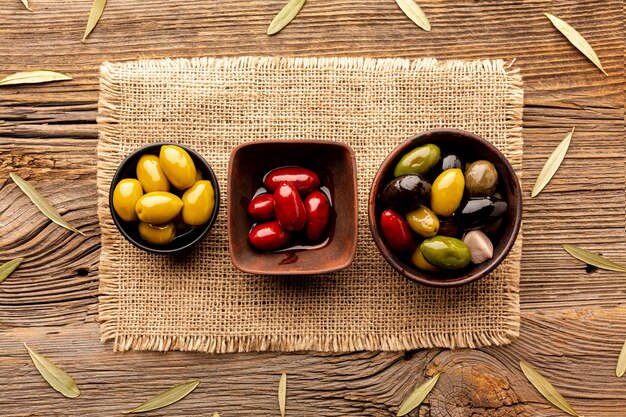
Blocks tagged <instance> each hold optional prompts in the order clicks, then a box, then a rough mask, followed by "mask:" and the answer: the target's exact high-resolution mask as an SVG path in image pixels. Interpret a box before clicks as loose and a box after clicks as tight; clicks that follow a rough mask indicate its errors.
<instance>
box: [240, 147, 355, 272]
mask: <svg viewBox="0 0 626 417" xmlns="http://www.w3.org/2000/svg"><path fill="white" fill-rule="evenodd" d="M290 165H299V166H303V167H305V168H309V169H311V170H313V171H315V172H317V173H318V174H319V175H320V177H321V178H322V183H323V184H324V185H325V186H327V187H328V188H329V190H330V195H331V199H332V202H333V203H332V206H333V207H332V211H333V212H334V215H331V220H330V224H329V237H328V242H327V243H326V244H322V245H320V247H317V248H316V249H305V250H286V251H276V252H271V253H263V252H258V251H256V250H255V249H254V248H252V246H250V244H249V243H248V232H249V231H250V228H251V227H252V220H251V219H250V217H249V216H248V211H247V207H248V203H249V201H250V198H251V197H252V195H253V194H254V192H255V191H256V190H257V189H258V188H259V186H260V185H261V183H262V178H263V176H264V175H265V174H266V173H267V172H268V171H271V170H272V169H274V168H278V167H281V166H290ZM356 240H357V185H356V159H355V156H354V151H353V150H352V148H350V146H348V145H346V144H344V143H341V142H331V141H315V140H293V141H263V142H250V143H244V144H241V145H239V146H237V147H236V148H235V149H234V150H233V151H232V153H231V155H230V162H229V166H228V244H229V248H230V257H231V260H232V262H233V265H234V266H235V267H236V268H237V269H239V270H241V271H243V272H248V273H252V274H263V275H309V274H323V273H328V272H333V271H339V270H341V269H345V268H347V267H348V266H350V264H352V261H353V260H354V256H355V253H356Z"/></svg>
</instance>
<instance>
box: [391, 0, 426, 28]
mask: <svg viewBox="0 0 626 417" xmlns="http://www.w3.org/2000/svg"><path fill="white" fill-rule="evenodd" d="M396 3H398V6H400V8H401V9H402V11H403V12H404V14H405V15H407V16H408V17H409V19H411V20H412V21H413V23H415V24H416V25H417V26H419V27H421V28H422V29H424V30H425V31H426V32H430V28H431V26H430V22H429V21H428V17H427V16H426V13H424V11H423V10H422V8H421V7H419V5H418V4H417V3H415V1H414V0H396Z"/></svg>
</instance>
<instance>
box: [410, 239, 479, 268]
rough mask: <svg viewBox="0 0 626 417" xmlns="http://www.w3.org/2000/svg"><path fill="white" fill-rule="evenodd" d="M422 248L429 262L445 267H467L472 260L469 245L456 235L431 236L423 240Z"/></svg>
mask: <svg viewBox="0 0 626 417" xmlns="http://www.w3.org/2000/svg"><path fill="white" fill-rule="evenodd" d="M420 250H421V251H422V254H423V255H424V258H426V260H427V261H428V262H429V263H431V264H433V265H435V266H438V267H440V268H444V269H461V268H465V267H466V266H467V265H468V264H469V263H470V260H471V254H470V250H469V248H468V247H467V245H466V244H465V243H463V242H462V241H461V240H459V239H456V238H454V237H448V236H435V237H431V238H430V239H426V240H425V241H423V242H422V244H421V245H420Z"/></svg>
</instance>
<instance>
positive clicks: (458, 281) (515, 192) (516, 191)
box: [368, 128, 522, 288]
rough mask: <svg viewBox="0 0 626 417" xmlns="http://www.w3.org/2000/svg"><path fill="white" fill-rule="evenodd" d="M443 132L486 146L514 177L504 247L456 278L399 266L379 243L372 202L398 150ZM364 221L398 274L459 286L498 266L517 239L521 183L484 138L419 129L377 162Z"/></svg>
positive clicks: (437, 284) (461, 132) (426, 282)
mask: <svg viewBox="0 0 626 417" xmlns="http://www.w3.org/2000/svg"><path fill="white" fill-rule="evenodd" d="M445 134H450V135H456V136H462V137H466V138H469V139H470V140H472V141H475V142H479V143H481V144H482V145H483V146H484V147H486V148H487V149H489V151H491V152H493V153H494V154H496V155H497V156H498V158H499V159H500V160H501V161H502V162H503V165H504V167H505V173H504V174H503V175H505V176H506V177H507V178H509V177H510V178H513V179H514V180H513V181H510V182H511V184H512V191H511V194H512V196H513V198H514V199H515V203H516V204H515V205H514V206H515V212H514V219H515V221H514V224H513V228H512V231H511V234H510V237H509V239H508V240H507V241H506V242H505V246H504V248H503V250H502V251H501V252H500V254H499V255H498V256H497V257H495V258H492V259H491V260H489V261H488V262H487V265H486V266H485V267H483V268H482V269H480V270H478V271H475V272H473V273H471V274H466V275H463V276H461V277H458V278H451V279H437V278H436V275H432V274H428V273H426V272H424V273H420V274H419V275H418V274H414V273H413V272H411V271H408V270H407V269H406V268H405V267H404V266H403V264H402V263H401V262H399V261H398V260H397V259H396V256H395V255H394V254H392V253H391V251H389V250H388V249H387V247H386V245H385V244H384V243H383V242H382V239H381V232H380V231H379V229H378V225H377V222H376V208H375V205H376V197H377V195H378V188H379V187H380V181H381V179H382V177H383V176H384V175H385V173H386V171H387V169H388V168H389V165H390V163H391V161H393V160H394V159H396V158H397V157H398V156H399V155H400V154H401V153H402V152H406V150H405V149H406V148H407V147H409V146H410V144H413V143H414V142H416V141H420V140H423V139H424V138H427V137H429V136H431V135H445ZM426 143H429V142H428V141H427V140H426V141H424V143H423V144H426ZM430 143H436V140H435V139H433V140H432V142H430ZM376 184H378V186H379V187H378V188H377V187H376ZM509 207H513V205H512V204H509ZM368 224H369V228H370V233H371V235H372V238H373V239H374V243H375V245H376V248H377V249H378V251H379V252H380V254H381V255H382V256H383V258H384V259H385V260H386V261H387V262H388V263H389V264H390V265H391V266H392V267H393V268H394V269H395V270H396V271H398V272H399V273H400V274H401V275H403V276H405V277H406V278H408V279H410V280H412V281H415V282H418V283H420V284H423V285H427V286H430V287H438V288H451V287H459V286H462V285H466V284H469V283H471V282H474V281H477V280H479V279H481V278H483V277H485V276H487V275H489V274H490V273H491V272H492V271H493V270H494V269H496V268H497V267H498V265H500V264H501V263H502V261H504V259H505V258H506V257H507V255H508V254H509V252H510V251H511V249H512V248H513V245H514V244H515V242H516V240H517V236H518V234H519V231H520V228H521V224H522V190H521V185H520V182H519V178H518V176H517V174H516V172H515V170H514V169H513V166H512V165H511V163H510V162H509V160H508V159H507V158H506V157H505V156H504V155H503V154H502V152H500V150H499V149H498V148H496V147H495V146H494V145H493V144H492V143H491V142H489V141H488V140H486V139H483V138H481V137H480V136H478V135H476V134H474V133H471V132H467V131H464V130H460V129H452V128H437V129H431V130H427V131H424V132H420V133H418V134H416V135H413V136H411V137H409V138H407V139H405V140H404V141H402V142H401V143H400V144H398V145H397V146H396V147H395V148H394V149H393V150H392V151H391V152H390V153H389V154H388V155H387V157H386V158H385V160H384V161H383V162H382V163H381V165H380V167H379V168H378V171H377V172H376V175H375V176H374V179H373V180H372V184H371V186H370V194H369V199H368Z"/></svg>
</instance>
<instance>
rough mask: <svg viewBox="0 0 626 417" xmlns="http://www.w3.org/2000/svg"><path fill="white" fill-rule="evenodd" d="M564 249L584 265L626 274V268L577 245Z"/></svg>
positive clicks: (567, 246)
mask: <svg viewBox="0 0 626 417" xmlns="http://www.w3.org/2000/svg"><path fill="white" fill-rule="evenodd" d="M563 249H565V250H566V251H567V253H569V254H570V255H572V256H573V257H574V258H576V259H578V260H579V261H583V262H584V263H586V264H588V265H591V266H595V267H596V268H601V269H606V270H608V271H615V272H626V266H624V265H621V264H618V263H616V262H613V261H610V260H608V259H606V258H605V257H603V256H600V255H598V254H595V253H593V252H589V251H588V250H585V249H583V248H579V247H578V246H575V245H563Z"/></svg>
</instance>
